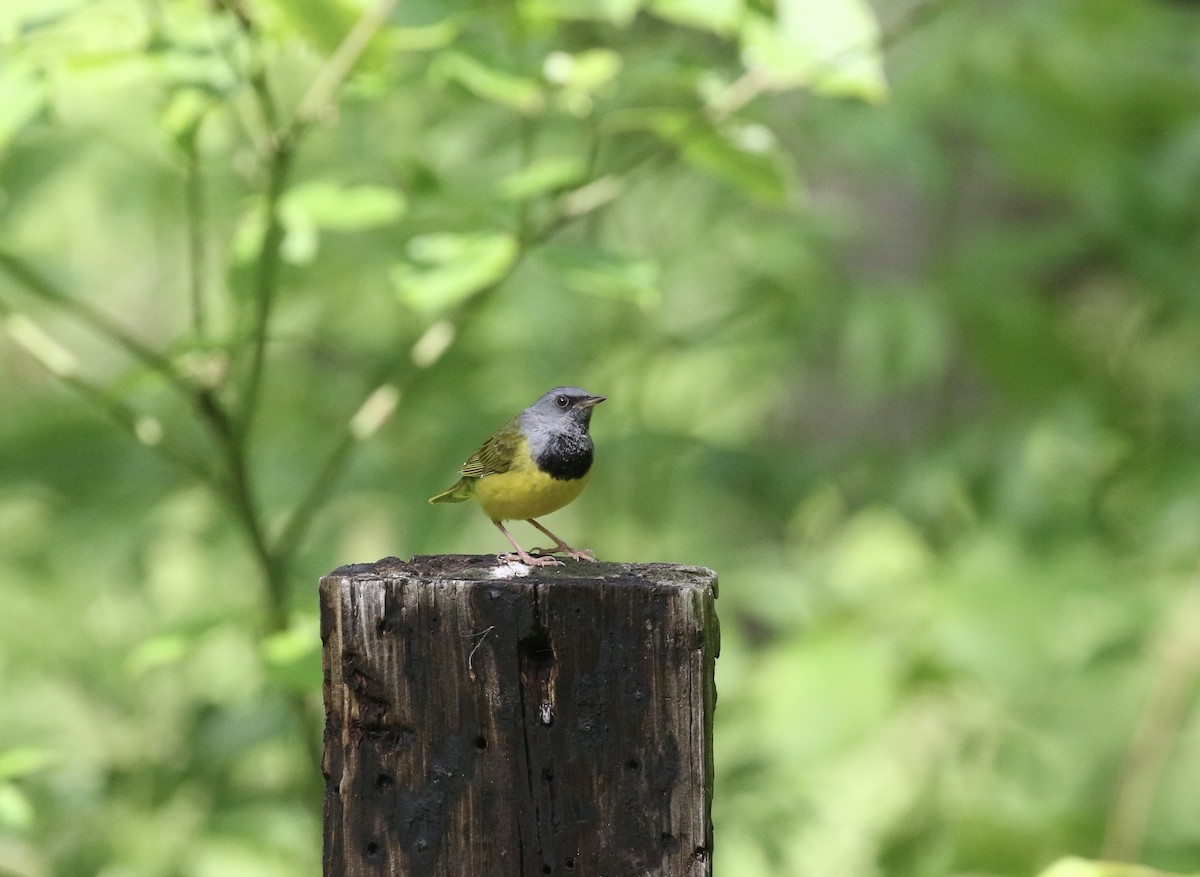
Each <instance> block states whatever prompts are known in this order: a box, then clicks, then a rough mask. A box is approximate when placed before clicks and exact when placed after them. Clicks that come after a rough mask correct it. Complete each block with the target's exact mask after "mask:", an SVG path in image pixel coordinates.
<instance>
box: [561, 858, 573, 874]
mask: <svg viewBox="0 0 1200 877" xmlns="http://www.w3.org/2000/svg"><path fill="white" fill-rule="evenodd" d="M563 864H564V865H566V867H567V870H568V871H574V870H575V857H574V856H567V860H566V861H565V862H563Z"/></svg>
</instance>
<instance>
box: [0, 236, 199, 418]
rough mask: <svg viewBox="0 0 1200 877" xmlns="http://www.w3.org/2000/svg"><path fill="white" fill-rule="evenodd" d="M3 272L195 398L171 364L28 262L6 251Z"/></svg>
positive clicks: (0, 261)
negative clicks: (69, 293) (43, 275)
mask: <svg viewBox="0 0 1200 877" xmlns="http://www.w3.org/2000/svg"><path fill="white" fill-rule="evenodd" d="M0 268H2V269H3V270H4V271H6V272H7V273H8V275H9V276H10V277H12V278H13V280H15V281H17V283H19V284H20V285H21V286H23V287H24V288H25V289H26V291H28V292H30V293H32V294H33V295H35V296H37V297H38V298H40V299H41V300H42V301H46V302H49V303H50V304H52V305H54V306H55V307H57V308H59V309H60V310H62V311H64V312H65V313H68V314H70V315H71V316H73V317H75V318H76V319H78V320H79V321H80V322H82V323H84V324H85V325H87V326H89V327H90V328H92V329H93V330H94V331H96V332H98V333H99V334H100V335H103V336H104V337H105V338H107V339H108V340H109V341H111V342H112V343H114V344H116V345H117V346H118V347H120V348H122V349H123V350H124V351H125V352H126V353H128V354H129V355H130V356H131V357H132V358H133V359H135V360H137V361H138V362H139V363H141V364H142V365H143V366H145V367H146V368H148V369H149V370H150V371H152V372H154V373H156V374H158V375H160V376H161V377H162V378H163V379H164V380H166V381H167V383H169V384H170V385H171V386H172V387H174V388H175V389H176V390H178V391H179V393H180V394H182V395H183V396H185V397H189V398H190V397H192V396H193V395H194V394H195V391H196V388H195V386H194V385H193V384H192V383H191V382H190V381H188V380H187V379H186V378H184V377H183V376H182V375H180V374H179V372H178V371H176V369H175V367H174V366H173V365H172V364H171V362H170V360H168V359H167V358H166V357H165V356H163V355H162V354H161V353H159V352H158V351H156V350H153V349H152V348H150V347H148V346H146V345H145V344H143V343H142V342H141V341H139V340H137V339H136V338H134V337H133V336H132V335H130V334H129V333H128V332H126V331H125V330H124V329H123V328H122V327H121V326H119V325H118V324H117V323H116V322H114V321H113V320H112V319H111V318H109V317H108V316H107V315H106V314H104V313H103V312H102V311H100V310H98V309H96V308H94V307H92V306H91V305H90V304H88V303H87V302H85V301H82V300H80V299H77V298H72V297H71V296H69V295H67V294H66V293H65V292H63V291H62V290H60V289H59V288H58V287H57V286H55V285H54V284H53V283H51V282H50V281H49V280H47V279H46V278H44V277H42V276H41V275H40V274H38V273H37V272H36V271H34V270H33V269H32V268H30V267H29V266H28V265H26V264H25V262H24V261H22V260H21V259H19V258H18V257H16V256H14V255H13V254H11V253H8V252H5V251H3V250H0Z"/></svg>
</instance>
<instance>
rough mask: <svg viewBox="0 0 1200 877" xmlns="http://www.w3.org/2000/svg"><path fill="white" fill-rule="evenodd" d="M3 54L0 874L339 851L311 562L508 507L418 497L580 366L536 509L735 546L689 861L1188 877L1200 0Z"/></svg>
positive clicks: (141, 10)
mask: <svg viewBox="0 0 1200 877" xmlns="http://www.w3.org/2000/svg"><path fill="white" fill-rule="evenodd" d="M0 47H2V51H0V321H2V326H3V329H4V333H3V334H0V400H2V402H3V416H2V417H0V703H2V708H0V874H11V875H21V877H40V875H51V874H54V875H104V877H116V875H121V877H126V875H137V877H141V875H146V877H155V875H163V877H166V875H189V877H192V875H194V877H209V875H221V877H238V875H258V877H261V875H267V877H269V875H276V874H278V875H294V874H315V873H317V872H318V871H319V867H320V865H319V862H320V777H319V772H318V769H317V766H316V763H315V761H314V758H315V757H316V754H317V751H318V750H317V746H318V741H319V727H320V715H321V705H320V691H319V688H320V654H319V641H318V638H317V623H316V594H315V583H316V579H317V578H318V576H320V575H321V574H323V573H325V572H327V571H329V570H330V569H331V568H333V567H334V566H337V565H339V564H342V563H346V562H353V561H367V560H374V559H376V558H378V557H381V556H384V555H388V554H397V555H404V556H406V555H409V554H415V553H443V552H490V551H496V550H499V549H500V548H502V547H503V545H502V543H501V541H500V538H499V536H498V534H497V533H496V532H495V530H494V528H492V526H491V525H490V524H489V523H488V522H487V521H486V520H485V519H484V518H483V516H481V515H479V514H478V513H476V512H474V511H471V510H467V509H466V508H443V507H439V508H433V507H430V506H429V505H427V504H426V502H425V498H426V497H428V496H429V495H431V494H432V493H434V492H436V491H437V490H439V489H441V488H444V487H446V486H447V485H448V484H449V483H450V482H451V481H452V480H453V478H454V473H455V471H456V468H457V466H458V465H459V464H460V463H461V461H462V459H464V458H465V456H466V455H467V454H468V453H469V452H470V451H471V450H473V449H474V447H476V445H477V444H478V442H479V441H481V440H482V439H483V438H485V437H486V436H487V434H488V433H489V432H490V430H491V429H493V428H494V427H495V426H497V425H499V424H500V423H501V422H503V421H504V420H505V419H506V418H507V417H508V416H510V415H511V414H512V413H514V412H515V411H517V410H519V409H520V408H521V407H523V406H524V405H526V404H528V402H530V401H531V400H532V399H533V398H534V397H536V396H537V395H538V394H540V393H541V392H543V391H544V390H545V389H547V388H548V387H550V386H553V385H555V384H559V383H578V384H581V385H583V386H585V387H587V388H589V389H590V390H592V391H594V392H600V393H605V394H607V395H608V396H609V397H610V401H609V402H607V403H606V404H605V405H604V406H603V407H602V408H601V409H599V410H598V412H597V416H596V418H595V422H594V430H593V432H594V435H595V438H596V441H597V445H598V448H599V452H598V454H599V455H598V464H597V468H596V471H595V477H594V478H593V481H592V485H591V486H590V487H589V489H588V491H587V492H586V493H585V494H584V496H583V498H582V499H581V500H580V501H579V502H577V503H576V504H575V505H573V506H572V507H571V508H570V509H568V510H564V511H563V512H561V513H560V514H559V515H557V516H556V517H555V518H554V521H553V526H554V529H555V530H557V531H559V532H560V533H562V534H563V535H565V536H566V537H567V538H568V539H569V540H571V541H573V542H575V543H576V544H582V545H586V546H588V547H592V548H594V549H595V550H596V551H597V553H598V555H599V556H600V557H602V558H604V559H620V560H628V561H638V560H646V561H650V560H656V561H657V560H665V561H678V562H685V563H692V564H703V565H707V566H711V567H713V568H715V569H716V570H718V571H719V573H720V575H721V579H722V591H721V598H720V601H719V608H720V613H721V617H722V623H723V650H722V655H721V659H720V661H719V666H718V688H719V692H720V702H719V707H718V712H717V728H716V745H717V772H718V777H717V783H718V785H717V792H716V800H715V804H714V810H715V813H714V818H715V827H716V839H717V845H716V851H715V856H716V860H715V864H716V868H717V870H718V873H720V874H723V875H732V877H760V875H762V877H765V875H818V874H819V875H822V877H838V875H847V877H856V875H872V874H881V875H882V874H887V875H900V877H908V875H913V877H918V875H941V874H964V875H965V874H971V875H1027V874H1033V873H1036V872H1037V871H1039V870H1040V869H1042V868H1045V867H1047V866H1048V865H1049V864H1050V863H1051V862H1053V861H1054V860H1056V859H1058V858H1060V857H1062V856H1067V855H1069V854H1076V855H1080V856H1085V857H1100V856H1105V857H1110V858H1113V859H1121V860H1130V861H1140V862H1143V863H1145V864H1148V865H1152V866H1154V867H1158V868H1164V869H1171V870H1178V871H1195V870H1200V821H1198V820H1197V819H1196V813H1197V809H1198V807H1200V795H1198V794H1197V792H1196V790H1197V789H1200V721H1198V720H1197V716H1196V709H1195V695H1196V680H1197V678H1198V676H1200V584H1198V582H1197V578H1196V576H1197V558H1198V557H1200V454H1197V436H1198V434H1200V433H1198V430H1200V281H1198V280H1197V269H1198V267H1200V9H1198V8H1197V7H1196V5H1195V4H1193V3H1186V2H1167V0H1159V2H1128V0H1012V2H1006V3H990V2H985V0H941V2H917V3H915V4H914V3H912V2H900V0H895V2H893V0H886V2H885V0H880V2H878V3H877V4H876V5H875V6H874V7H873V8H870V7H867V6H865V5H864V4H863V3H862V2H861V0H824V2H820V0H778V2H776V3H768V2H752V0H711V2H705V0H648V2H642V0H561V2H558V0H522V2H519V3H514V4H507V3H502V4H497V3H476V2H470V0H411V2H410V0H405V2H402V3H399V4H397V3H395V2H390V0H384V2H382V3H373V2H367V0H244V2H241V0H214V2H211V3H208V4H206V3H202V2H199V0H6V3H5V4H4V5H3V8H2V9H0ZM364 403H365V404H364ZM522 532H523V535H526V536H528V535H529V534H525V533H524V531H522ZM1060 866H1061V870H1060V871H1056V873H1063V874H1065V873H1068V871H1069V872H1070V873H1072V874H1076V873H1078V874H1091V873H1098V872H1094V871H1090V870H1088V868H1089V867H1090V866H1087V865H1086V863H1081V862H1069V863H1066V864H1063V863H1060ZM1072 868H1077V869H1082V870H1070V869H1072Z"/></svg>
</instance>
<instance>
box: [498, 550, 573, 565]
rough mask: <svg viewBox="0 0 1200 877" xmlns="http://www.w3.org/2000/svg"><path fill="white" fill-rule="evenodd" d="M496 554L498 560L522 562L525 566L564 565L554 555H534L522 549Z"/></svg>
mask: <svg viewBox="0 0 1200 877" xmlns="http://www.w3.org/2000/svg"><path fill="white" fill-rule="evenodd" d="M496 556H497V557H498V558H499V559H500V560H503V561H506V562H516V563H523V564H525V565H526V566H564V565H565V564H563V562H562V561H561V560H558V559H557V558H554V557H550V556H549V555H546V556H545V557H534V556H533V555H532V554H529V553H527V552H524V551H522V552H520V553H519V554H512V553H508V554H498V555H496Z"/></svg>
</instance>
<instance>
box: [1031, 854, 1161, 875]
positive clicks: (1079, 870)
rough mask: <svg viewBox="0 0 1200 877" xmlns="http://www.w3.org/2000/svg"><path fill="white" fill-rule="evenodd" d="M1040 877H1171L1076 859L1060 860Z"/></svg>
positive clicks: (1132, 867)
mask: <svg viewBox="0 0 1200 877" xmlns="http://www.w3.org/2000/svg"><path fill="white" fill-rule="evenodd" d="M1038 877H1171V874H1170V873H1169V872H1167V871H1157V870H1155V869H1154V868H1144V867H1142V866H1141V865H1129V864H1124V863H1121V862H1096V861H1091V860H1088V859H1079V858H1075V857H1071V858H1067V859H1059V860H1058V861H1057V862H1055V863H1054V864H1053V865H1051V866H1050V867H1049V868H1047V869H1046V870H1045V871H1042V872H1041V873H1040V874H1039V875H1038ZM1181 877H1182V875H1181Z"/></svg>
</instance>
